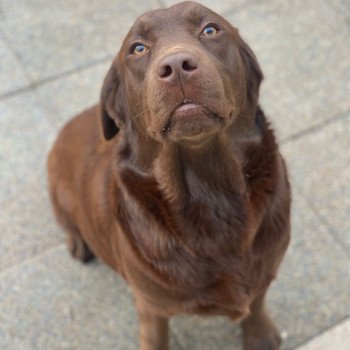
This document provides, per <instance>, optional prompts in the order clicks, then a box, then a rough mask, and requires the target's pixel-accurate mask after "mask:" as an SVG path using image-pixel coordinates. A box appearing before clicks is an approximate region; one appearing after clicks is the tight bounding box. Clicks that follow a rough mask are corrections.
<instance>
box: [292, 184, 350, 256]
mask: <svg viewBox="0 0 350 350" xmlns="http://www.w3.org/2000/svg"><path fill="white" fill-rule="evenodd" d="M293 187H294V188H295V190H296V191H297V192H298V194H299V195H300V196H301V197H302V198H303V199H304V201H305V203H306V204H307V205H308V207H309V208H310V209H311V211H312V212H313V214H314V215H316V216H317V218H318V219H319V220H320V221H321V224H322V225H324V226H325V227H326V228H327V229H328V233H329V234H330V235H331V236H332V237H333V239H334V240H335V242H336V243H337V244H338V245H339V246H340V247H341V249H342V250H343V251H344V253H345V255H346V257H347V258H348V259H350V252H349V250H348V249H347V247H346V245H345V244H344V242H343V241H342V240H341V239H340V238H339V236H338V235H337V233H336V232H335V231H334V230H333V229H332V226H331V225H330V224H329V223H328V220H327V218H325V217H324V216H323V215H322V214H320V213H318V211H317V209H316V208H315V207H314V205H313V203H312V202H311V201H310V200H309V199H308V198H307V197H305V196H304V195H303V191H302V190H301V189H300V188H299V186H298V185H297V184H293Z"/></svg>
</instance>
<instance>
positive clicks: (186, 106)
mask: <svg viewBox="0 0 350 350" xmlns="http://www.w3.org/2000/svg"><path fill="white" fill-rule="evenodd" d="M194 108H202V106H201V105H199V104H197V103H193V102H188V103H183V104H181V105H180V106H178V107H177V108H176V109H175V111H178V112H181V111H188V110H189V109H194Z"/></svg>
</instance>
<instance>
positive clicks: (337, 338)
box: [297, 319, 350, 350]
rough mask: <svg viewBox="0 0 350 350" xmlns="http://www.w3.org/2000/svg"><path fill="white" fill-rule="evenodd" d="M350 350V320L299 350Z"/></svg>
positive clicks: (317, 337)
mask: <svg viewBox="0 0 350 350" xmlns="http://www.w3.org/2000/svg"><path fill="white" fill-rule="evenodd" d="M329 349H339V350H340V349H341V350H350V319H347V320H345V321H343V322H341V323H340V324H338V325H336V326H335V327H333V328H331V329H329V330H328V331H326V332H324V333H323V334H320V335H318V336H316V337H315V338H314V339H312V340H311V341H309V342H307V343H306V344H305V345H303V346H301V347H300V348H298V349H297V350H329Z"/></svg>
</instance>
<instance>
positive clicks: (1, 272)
mask: <svg viewBox="0 0 350 350" xmlns="http://www.w3.org/2000/svg"><path fill="white" fill-rule="evenodd" d="M65 245H66V244H65V243H58V244H56V245H53V246H51V247H50V248H48V249H46V250H45V251H43V252H42V253H38V254H35V255H33V256H31V257H30V258H28V259H25V260H23V261H20V262H18V263H14V264H13V265H11V266H8V267H4V268H3V269H1V270H0V279H1V278H2V277H3V275H6V274H8V273H10V272H11V270H14V269H16V268H18V267H19V266H21V265H25V264H28V263H29V262H32V261H34V262H35V260H38V259H40V258H41V257H42V256H44V255H46V254H50V253H51V252H52V251H54V250H55V249H59V248H64V247H65ZM72 259H73V258H72Z"/></svg>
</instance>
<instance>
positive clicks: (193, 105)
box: [162, 99, 225, 134]
mask: <svg viewBox="0 0 350 350" xmlns="http://www.w3.org/2000/svg"><path fill="white" fill-rule="evenodd" d="M196 109H197V110H200V111H201V112H202V113H201V114H203V115H206V116H207V117H208V118H210V119H213V120H216V121H217V122H220V123H221V122H223V121H224V119H225V117H222V116H221V115H220V114H219V113H216V112H214V111H213V110H211V109H210V108H209V107H207V106H205V105H202V104H200V103H197V102H194V101H192V100H188V99H184V100H183V101H182V102H181V103H179V104H178V105H176V106H175V108H174V109H173V111H172V113H171V114H170V118H169V119H168V121H167V123H166V124H165V126H164V127H163V128H162V131H163V134H167V133H169V132H171V129H172V128H173V126H174V124H175V123H176V120H177V119H180V120H181V119H187V118H188V117H189V116H191V115H193V112H195V110H196ZM192 110H193V111H192Z"/></svg>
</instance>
